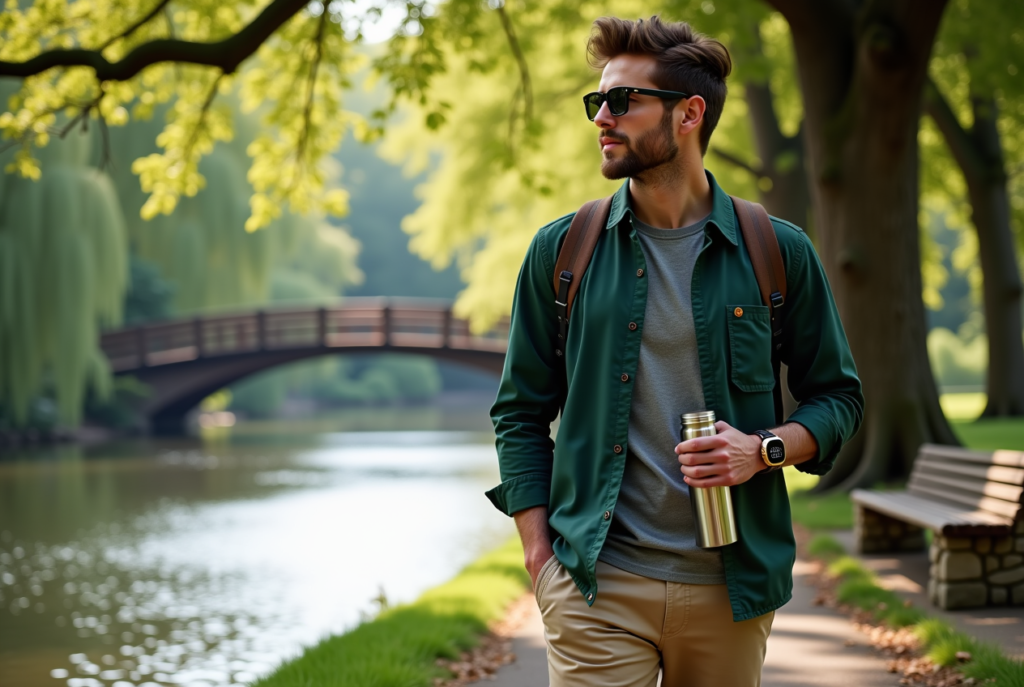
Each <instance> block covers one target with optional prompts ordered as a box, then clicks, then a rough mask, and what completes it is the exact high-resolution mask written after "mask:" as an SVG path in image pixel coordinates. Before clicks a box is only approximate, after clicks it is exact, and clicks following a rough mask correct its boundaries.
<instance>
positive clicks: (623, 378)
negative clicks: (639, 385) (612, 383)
mask: <svg viewBox="0 0 1024 687" xmlns="http://www.w3.org/2000/svg"><path fill="white" fill-rule="evenodd" d="M619 379H621V380H622V381H624V382H628V381H629V375H628V374H626V373H622V376H621V377H619Z"/></svg>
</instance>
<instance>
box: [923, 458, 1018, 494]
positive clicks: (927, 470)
mask: <svg viewBox="0 0 1024 687" xmlns="http://www.w3.org/2000/svg"><path fill="white" fill-rule="evenodd" d="M935 472H942V473H949V474H954V475H964V476H967V477H974V478H977V479H980V480H986V481H989V482H1003V483H1005V484H1015V485H1018V486H1019V485H1021V484H1024V468H1010V467H1005V466H1001V465H989V466H984V465H965V464H962V463H951V462H943V461H942V460H939V459H936V458H933V457H925V456H922V457H920V458H918V459H917V461H916V462H915V463H914V472H913V474H914V475H917V474H919V473H924V474H932V473H935ZM1018 498H1019V497H1018Z"/></svg>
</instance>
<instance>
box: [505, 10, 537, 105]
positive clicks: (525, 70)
mask: <svg viewBox="0 0 1024 687" xmlns="http://www.w3.org/2000/svg"><path fill="white" fill-rule="evenodd" d="M497 12H498V17H500V18H501V28H503V29H504V30H505V36H506V37H507V38H508V47H509V48H511V50H512V55H513V56H515V58H516V64H517V65H518V66H519V80H520V82H521V83H522V86H523V119H525V120H526V121H527V122H529V121H530V120H532V119H533V85H532V83H531V81H530V68H529V66H528V65H527V64H526V56H525V55H523V49H522V48H521V47H520V46H519V39H518V38H517V37H516V31H515V27H513V26H512V20H511V19H509V16H508V13H507V12H506V11H505V4H504V3H502V4H500V5H498V8H497Z"/></svg>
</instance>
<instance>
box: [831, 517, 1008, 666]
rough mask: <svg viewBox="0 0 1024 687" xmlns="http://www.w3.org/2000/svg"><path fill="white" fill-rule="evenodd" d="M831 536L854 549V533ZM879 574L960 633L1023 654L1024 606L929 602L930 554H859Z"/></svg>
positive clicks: (881, 579) (883, 581)
mask: <svg viewBox="0 0 1024 687" xmlns="http://www.w3.org/2000/svg"><path fill="white" fill-rule="evenodd" d="M832 535H833V536H834V537H835V538H836V539H837V540H838V541H839V542H840V543H841V544H842V545H843V546H844V547H845V548H846V550H847V552H848V553H852V552H853V548H854V545H853V544H854V542H853V532H852V531H850V530H842V531H838V532H832ZM858 558H860V559H861V560H862V561H863V562H864V565H865V566H867V567H868V568H870V569H871V570H873V571H874V572H875V574H876V575H877V576H878V580H879V583H880V584H881V585H882V586H883V587H886V588H888V589H891V590H893V591H894V592H896V593H898V594H900V595H901V596H903V597H904V598H907V599H910V601H911V603H913V604H914V605H915V606H917V607H918V608H920V609H922V610H923V611H924V612H925V613H927V614H928V615H930V616H932V617H935V618H940V619H942V620H945V621H946V622H948V623H949V624H951V625H953V626H954V627H956V628H957V629H958V630H960V631H961V632H964V633H965V634H969V635H971V636H972V637H977V638H978V639H980V640H982V641H985V642H993V643H995V644H999V645H1000V646H1002V647H1003V650H1004V651H1005V652H1006V653H1007V654H1008V655H1010V656H1017V657H1018V658H1020V657H1024V607H1021V606H1017V607H1015V608H1010V607H1005V606H1004V607H1002V608H999V607H995V608H971V609H964V610H956V611H944V610H942V609H941V608H936V607H935V606H932V605H931V603H929V601H928V591H927V590H928V553H927V552H925V551H921V552H915V553H883V554H869V555H860V556H858Z"/></svg>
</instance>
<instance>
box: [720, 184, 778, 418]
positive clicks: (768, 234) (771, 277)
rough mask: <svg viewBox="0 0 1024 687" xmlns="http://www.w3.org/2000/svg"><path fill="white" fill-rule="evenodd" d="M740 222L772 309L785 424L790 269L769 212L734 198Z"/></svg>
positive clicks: (759, 282) (764, 297)
mask: <svg viewBox="0 0 1024 687" xmlns="http://www.w3.org/2000/svg"><path fill="white" fill-rule="evenodd" d="M730 198H732V202H733V205H734V206H735V207H736V216H737V217H739V218H740V231H741V232H742V233H743V243H745V244H746V246H747V253H749V254H750V264H751V265H753V267H754V276H755V277H757V286H758V288H759V289H760V290H761V300H762V301H763V302H764V304H765V305H767V306H768V312H769V314H770V315H771V324H772V371H773V372H774V375H775V390H774V393H773V395H774V399H775V420H776V422H780V423H781V422H782V421H783V414H784V413H783V407H782V383H781V381H780V379H779V372H780V371H779V349H780V348H782V317H781V316H780V315H779V310H780V309H781V308H782V306H783V305H784V304H785V303H786V265H785V263H783V262H782V251H781V250H779V239H778V237H776V236H775V227H773V226H772V220H771V218H770V217H768V212H767V211H766V210H765V209H764V207H763V206H762V205H761V204H760V203H751V202H750V201H749V200H743V199H742V198H737V197H736V196H730Z"/></svg>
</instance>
